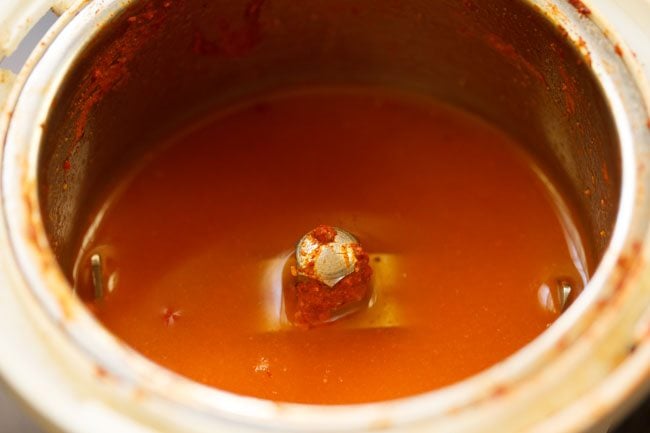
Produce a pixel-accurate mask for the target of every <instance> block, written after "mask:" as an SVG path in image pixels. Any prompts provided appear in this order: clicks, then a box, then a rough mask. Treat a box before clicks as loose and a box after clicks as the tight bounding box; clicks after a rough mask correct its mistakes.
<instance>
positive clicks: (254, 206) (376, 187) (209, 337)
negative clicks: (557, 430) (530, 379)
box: [75, 89, 584, 404]
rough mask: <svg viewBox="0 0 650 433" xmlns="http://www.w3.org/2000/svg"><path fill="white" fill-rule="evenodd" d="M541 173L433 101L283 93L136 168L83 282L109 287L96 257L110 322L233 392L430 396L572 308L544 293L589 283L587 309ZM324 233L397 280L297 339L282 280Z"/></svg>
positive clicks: (180, 367) (349, 397) (92, 234)
mask: <svg viewBox="0 0 650 433" xmlns="http://www.w3.org/2000/svg"><path fill="white" fill-rule="evenodd" d="M136 166H137V167H136ZM533 167H534V164H533V162H532V161H531V160H530V159H528V158H527V157H526V156H525V155H524V154H523V152H521V151H520V150H518V148H517V144H516V143H515V142H513V140H511V139H510V138H509V137H508V136H506V135H505V134H504V133H502V132H500V131H499V130H497V129H495V128H494V127H492V126H490V125H488V124H486V123H484V122H483V121H481V120H479V119H477V118H474V117H472V116H470V115H468V114H466V113H463V112H460V111H457V110H456V109H452V108H449V107H446V106H442V105H439V104H437V103H435V102H433V101H429V100H425V99H418V98H417V97H414V96H407V95H399V94H394V93H389V92H387V91H382V90H377V89H374V90H358V91H354V90H341V89H338V90H337V89H329V90H323V89H321V90H313V91H301V92H292V93H290V92H288V93H285V94H278V95H275V96H270V97H268V98H266V99H260V100H256V101H252V102H250V103H247V104H243V105H241V106H238V107H234V108H232V109H230V110H227V111H222V112H217V113H215V114H214V116H213V117H211V118H209V119H204V120H202V121H201V122H199V123H197V124H196V125H192V126H191V127H188V128H187V129H186V130H184V131H181V132H180V133H179V134H177V135H175V136H173V137H171V138H169V139H168V140H167V141H166V142H164V143H161V144H160V146H158V147H156V148H155V149H154V150H152V152H151V153H150V154H148V155H146V156H145V157H144V159H143V160H142V161H140V162H139V163H138V164H134V165H133V166H131V167H130V168H126V169H125V171H124V176H123V177H122V178H121V179H122V180H121V181H120V183H117V184H115V185H112V186H111V189H112V193H111V194H109V195H108V196H107V197H106V198H105V201H104V203H103V206H102V208H101V211H97V212H96V215H95V217H94V218H95V219H96V223H97V224H96V227H95V228H93V229H92V231H89V232H88V234H87V239H88V242H86V243H85V244H84V246H83V248H81V252H80V259H79V261H78V266H77V267H76V271H75V280H76V281H75V284H76V286H77V290H78V292H79V293H80V294H81V295H82V296H85V297H87V296H88V295H87V294H88V293H90V292H92V286H91V285H90V282H89V281H90V277H89V275H90V271H89V269H88V268H89V266H88V263H89V257H90V255H91V254H93V253H96V252H98V253H100V254H102V259H103V262H104V268H103V273H104V278H105V283H106V291H107V293H106V296H105V299H103V300H102V301H100V302H92V303H91V304H92V309H93V311H94V312H95V314H96V316H97V318H98V319H99V320H100V321H101V322H102V323H103V324H104V325H105V326H106V327H107V328H108V329H109V330H111V331H112V332H114V333H115V334H116V335H117V336H119V337H120V338H121V339H123V340H124V341H125V342H127V343H128V344H129V345H131V346H132V347H134V348H135V349H136V350H138V351H140V352H141V353H142V354H144V355H145V356H147V357H149V358H150V359H152V360H154V361H155V362H157V363H159V364H160V365H163V366H165V367H167V368H169V369H171V370H174V371H176V372H178V373H181V374H183V375H185V376H187V377H190V378H192V379H195V380H197V381H199V382H202V383H205V384H208V385H211V386H214V387H217V388H220V389H223V390H228V391H232V392H235V393H238V394H244V395H250V396H256V397H261V398H266V399H272V400H279V401H291V402H303V403H321V404H340V403H358V402H370V401H378V400H385V399H392V398H397V397H402V396H407V395H412V394H417V393H422V392H425V391H429V390H433V389H435V388H438V387H441V386H444V385H448V384H451V383H453V382H455V381H458V380H461V379H463V378H466V377H468V376H470V375H472V374H475V373H477V372H479V371H481V370H483V369H485V368H487V367H489V366H490V365H492V364H494V363H496V362H498V361H500V360H502V359H503V358H505V357H507V356H508V355H510V354H512V353H513V352H515V351H516V350H518V349H519V348H521V347H522V346H524V345H525V344H526V343H528V342H529V341H531V340H532V339H533V338H535V337H536V336H537V335H539V334H540V333H541V332H542V331H544V330H545V329H546V328H547V327H548V326H549V325H550V324H551V323H552V322H553V321H554V320H555V319H556V317H557V315H558V314H559V312H558V311H549V310H548V309H545V308H543V307H542V305H541V304H540V295H539V293H540V292H539V290H540V287H541V286H543V285H544V284H545V283H549V282H553V281H555V280H556V279H558V278H562V279H565V280H567V281H571V282H572V284H573V286H574V292H573V294H572V297H573V296H575V295H576V294H577V291H579V290H580V288H581V287H582V284H583V281H584V275H583V276H581V274H580V272H579V271H578V268H579V267H580V264H578V265H579V266H578V268H577V267H576V263H575V262H574V261H573V260H572V258H571V255H570V254H569V247H568V243H567V238H566V236H565V227H564V225H563V224H564V223H563V219H562V218H561V215H560V212H559V211H558V207H557V203H555V202H554V201H553V200H552V199H551V194H550V193H549V190H548V189H547V186H545V184H544V183H543V182H542V180H541V179H540V177H539V176H538V174H536V173H537V172H536V171H535V170H534V169H533ZM319 224H329V225H333V226H337V227H341V228H344V229H345V230H347V231H349V232H351V233H353V234H354V235H355V236H356V237H357V238H358V239H359V240H360V242H361V243H362V245H363V247H364V249H365V250H366V251H367V252H368V253H370V254H371V266H373V267H374V268H376V269H375V274H383V275H384V276H385V275H388V277H384V279H383V280H382V282H379V283H378V284H379V286H380V287H375V296H376V299H374V300H373V303H372V306H371V307H370V308H367V309H365V310H364V311H361V312H359V313H356V314H354V315H352V316H350V317H347V318H344V319H342V320H339V321H337V322H335V323H333V324H330V325H327V326H322V327H317V328H315V329H309V330H306V329H298V328H292V327H291V325H288V324H287V323H286V320H283V318H282V309H281V300H279V299H278V297H277V287H276V286H277V284H275V283H273V282H272V281H275V280H273V278H271V279H269V277H268V274H269V273H271V274H273V275H275V274H274V272H275V271H274V270H273V269H276V268H273V266H271V263H273V262H272V261H273V259H277V258H278V257H280V258H285V257H287V255H288V252H289V251H291V250H292V249H293V248H294V247H295V243H296V242H297V241H298V240H299V239H300V238H301V236H302V235H303V234H305V233H306V232H308V231H309V230H311V229H313V228H314V227H316V226H318V225H319ZM88 230H90V228H89V229H88ZM578 247H579V246H578ZM373 256H374V257H375V261H372V257H373ZM386 258H388V259H386ZM382 260H383V262H382ZM278 261H280V262H281V260H276V262H278ZM382 266H383V268H382ZM271 271H272V272H271ZM274 278H275V277H274ZM549 284H552V283H549ZM382 285H383V286H382ZM276 313H277V315H276V316H273V314H276Z"/></svg>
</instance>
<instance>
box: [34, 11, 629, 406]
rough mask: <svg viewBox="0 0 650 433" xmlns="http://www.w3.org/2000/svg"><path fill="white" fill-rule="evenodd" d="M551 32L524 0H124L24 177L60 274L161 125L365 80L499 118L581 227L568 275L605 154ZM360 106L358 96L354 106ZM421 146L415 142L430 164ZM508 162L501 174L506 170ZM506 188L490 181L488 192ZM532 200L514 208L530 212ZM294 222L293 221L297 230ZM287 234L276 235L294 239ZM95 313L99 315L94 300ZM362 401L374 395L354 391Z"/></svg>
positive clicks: (592, 258) (607, 180)
mask: <svg viewBox="0 0 650 433" xmlns="http://www.w3.org/2000/svg"><path fill="white" fill-rule="evenodd" d="M564 33H565V32H563V31H562V30H561V29H557V28H554V27H553V26H552V25H551V24H550V23H548V22H547V21H546V20H545V19H544V18H543V17H541V16H540V15H539V14H538V13H537V12H536V11H535V10H534V9H533V8H531V7H530V6H528V5H527V4H525V2H510V1H505V0H504V1H492V2H489V4H487V3H481V4H479V3H478V2H473V1H464V2H457V1H451V0H449V1H447V0H445V1H441V2H437V4H436V5H435V6H433V5H428V4H424V3H421V2H400V1H397V2H395V1H388V0H387V1H383V0H382V1H376V0H375V1H370V0H361V1H357V2H355V3H354V4H353V5H352V4H350V3H349V2H347V1H342V0H341V1H339V0H333V1H332V0H327V1H325V0H322V1H316V0H315V1H310V2H308V3H301V4H299V5H298V4H297V3H295V2H292V1H289V0H266V1H264V0H253V1H248V2H245V1H234V2H233V1H214V2H209V3H207V4H206V3H205V2H201V1H198V0H197V1H194V0H182V1H176V2H168V1H141V2H134V5H133V6H131V7H129V8H127V9H126V10H125V11H124V12H123V13H122V14H121V15H119V16H117V17H115V18H114V20H113V21H112V22H111V23H109V24H108V25H106V26H105V28H104V29H103V30H102V31H101V32H100V34H99V35H98V37H96V38H95V39H94V40H93V41H92V42H91V43H90V44H89V46H88V47H87V49H86V50H85V52H84V54H83V55H82V56H81V57H80V58H79V60H78V61H77V63H76V65H75V67H74V68H73V70H72V71H71V72H70V74H69V75H68V77H67V78H66V80H65V83H64V85H63V86H62V88H61V91H60V93H59V95H58V96H57V99H56V103H55V104H54V105H53V109H52V111H51V113H50V117H49V120H48V122H47V126H46V130H45V135H44V141H43V147H42V150H41V156H40V164H41V168H40V173H39V174H40V182H39V186H40V190H41V205H42V210H43V213H44V216H45V217H44V220H45V223H46V226H47V230H48V234H49V236H50V240H51V242H52V245H53V248H54V250H55V252H56V254H57V256H58V258H59V261H60V263H61V266H62V268H63V269H64V271H65V272H66V273H67V275H68V276H69V277H70V279H71V281H72V280H75V278H77V277H75V276H74V275H73V274H74V264H75V261H76V260H77V256H78V250H79V248H80V246H81V245H83V244H84V243H83V238H84V236H85V234H86V230H87V228H88V227H89V226H90V224H91V222H92V221H94V220H95V217H96V212H97V210H98V209H100V208H102V206H103V204H104V203H105V201H106V200H107V197H110V196H111V192H112V191H113V190H114V188H115V185H116V183H119V181H118V179H119V178H120V176H126V177H128V176H127V175H128V173H130V172H129V171H128V167H133V165H134V164H135V165H137V164H138V163H137V161H141V160H142V158H144V157H150V156H151V155H152V154H155V148H156V146H160V143H161V142H165V141H166V140H167V138H166V137H169V136H170V135H174V134H175V133H176V131H178V130H183V129H184V128H185V130H186V129H187V125H188V124H191V123H192V122H195V121H196V119H200V118H205V117H208V118H209V117H210V114H209V113H212V112H220V110H223V108H224V107H229V106H232V105H233V104H235V105H236V104H239V103H240V101H247V100H248V101H250V100H259V99H260V98H263V95H269V94H281V93H282V92H283V91H287V90H290V89H308V88H314V87H318V88H331V89H341V88H365V89H368V88H374V89H394V90H395V91H399V92H401V94H404V95H408V94H410V95H414V94H417V95H419V96H418V97H419V98H424V99H426V100H429V101H433V100H435V101H439V103H442V104H447V105H450V106H454V107H457V108H459V109H461V110H465V111H467V112H469V113H472V115H473V116H477V117H478V118H481V119H483V120H484V121H487V122H489V123H491V124H492V125H494V127H496V128H498V129H500V130H502V131H505V132H506V133H507V138H504V140H505V141H508V142H509V143H517V144H516V145H515V144H512V146H518V147H519V150H518V151H516V152H515V153H517V152H521V154H522V155H525V156H522V158H523V160H524V161H528V162H525V163H522V164H523V165H524V166H528V168H529V169H530V170H532V171H536V173H537V175H539V174H540V173H541V174H543V176H542V177H541V178H540V177H538V181H540V179H547V180H550V181H551V184H552V186H553V188H552V190H553V191H555V192H556V193H558V194H559V196H561V197H563V200H561V202H562V203H563V206H565V207H566V208H565V209H564V210H563V211H562V212H565V213H566V214H567V215H569V220H571V221H574V222H575V223H576V227H578V228H579V230H578V232H576V233H578V235H576V234H575V233H574V234H573V235H572V236H574V238H575V236H577V237H578V238H580V240H581V242H582V244H584V251H586V255H585V257H584V261H583V265H584V268H585V269H586V270H585V271H584V272H583V273H585V274H586V273H592V272H593V269H594V268H595V266H596V265H597V263H598V260H599V258H600V257H601V256H602V254H603V252H604V249H605V247H606V246H607V241H608V237H609V234H610V233H611V232H612V227H613V224H614V219H615V213H616V209H617V207H618V199H619V193H618V191H619V188H620V161H619V160H620V158H619V153H618V150H617V137H616V134H615V132H614V128H613V123H612V119H611V116H610V114H609V110H608V106H607V103H606V101H605V100H604V97H603V94H602V91H601V89H600V87H599V84H598V83H597V82H596V81H595V79H594V77H593V75H592V74H591V72H590V70H589V65H588V64H587V61H586V60H585V59H584V58H582V56H581V55H580V54H579V53H578V51H577V50H575V48H574V47H573V46H571V45H570V44H569V42H568V41H567V40H566V39H565V35H564ZM389 99H390V98H389ZM398 99H399V98H398ZM325 105H327V104H325ZM407 105H408V104H407ZM364 111H365V112H368V111H372V107H366V109H365V110H359V112H364ZM434 111H435V109H434ZM443 111H444V110H443ZM452 111H453V110H452ZM416 117H417V116H416ZM443 117H444V116H443ZM452 117H453V116H452ZM432 122H433V120H432ZM452 123H453V122H452ZM467 129H468V130H472V128H467ZM387 133H388V132H387V131H385V134H383V135H381V136H380V137H378V138H381V137H382V136H384V135H386V134H387ZM486 136H489V133H486ZM504 137H506V136H505V135H504ZM461 141H462V140H461ZM508 146H510V144H509V145H508ZM508 146H506V147H508ZM172 147H173V146H172ZM434 148H435V145H431V146H429V147H426V146H425V147H422V148H418V150H417V152H418V155H422V158H425V160H429V161H434V160H435V158H437V157H438V156H436V154H435V153H432V152H433V151H432V149H434ZM497 153H498V152H497ZM497 153H495V152H492V153H491V154H490V153H486V154H485V155H484V157H483V160H490V161H493V162H494V161H498V158H497ZM417 160H418V158H416V160H415V161H413V163H415V162H417ZM480 161H481V160H480V159H477V160H475V161H474V162H471V161H470V159H469V158H468V160H467V161H465V163H466V164H465V165H462V164H461V165H460V166H458V170H459V171H461V170H466V172H467V173H471V174H472V175H477V176H478V174H480V173H482V170H485V169H486V167H485V166H484V165H483V164H481V163H480ZM515 166H516V164H515ZM411 167H412V165H411ZM509 167H510V168H509V169H508V170H506V171H508V172H511V171H512V170H515V169H513V168H512V167H514V166H509ZM515 171H516V170H515ZM402 172H403V173H404V177H405V178H407V179H408V178H409V177H408V176H413V173H414V172H413V171H412V170H411V171H409V168H408V165H407V166H404V167H403V171H402ZM484 174H485V173H484ZM395 176H400V174H399V173H395ZM470 177H471V176H470ZM221 180H222V181H223V179H221ZM212 181H214V179H212ZM226 181H227V179H226ZM515 182H517V181H515ZM479 183H480V182H479ZM424 184H426V182H425V183H424ZM542 184H543V182H542ZM508 185H509V183H508V182H507V181H506V182H505V183H504V184H501V186H500V188H501V191H502V192H503V188H506V187H507V186H508ZM538 186H539V185H538ZM547 187H548V185H546V186H544V185H542V190H543V189H544V188H546V189H547V191H546V194H547V198H549V197H550V199H549V200H550V201H549V203H551V204H552V203H553V198H552V193H551V192H549V191H550V190H548V188H547ZM495 191H496V190H495ZM524 196H526V194H524ZM513 197H514V196H513ZM529 198H530V197H529ZM534 202H535V201H532V202H529V203H528V204H527V205H526V206H525V207H526V208H527V209H528V210H529V211H532V209H534V206H533V204H534ZM557 204H558V202H557V201H555V206H557ZM512 205H513V202H512V200H511V201H510V202H509V203H508V206H512ZM515 208H516V206H515ZM502 209H505V208H502ZM513 209H514V208H513ZM555 211H556V212H557V211H558V209H557V207H556V209H555ZM562 212H560V213H562ZM533 213H534V212H533ZM541 214H543V212H542V213H537V214H536V215H538V216H539V215H541ZM511 216H512V215H511ZM529 217H532V214H531V215H529ZM334 219H336V218H334ZM529 219H530V218H528V217H525V218H521V219H520V220H529ZM556 223H558V224H560V226H561V225H562V224H563V223H562V221H556ZM468 224H469V223H468ZM304 225H305V227H302V226H301V230H308V229H309V228H311V227H307V223H306V222H305V223H304ZM543 226H544V227H550V226H549V225H548V224H545V225H543ZM560 226H558V227H560ZM560 228H561V227H560ZM564 228H566V225H565V226H564ZM357 230H361V231H362V229H357ZM549 230H550V229H549ZM296 236H298V234H296ZM287 238H289V241H288V243H289V245H288V246H289V247H290V246H291V245H290V244H291V242H294V241H295V240H297V239H294V236H289V235H287ZM560 243H561V242H560ZM82 256H83V254H82ZM133 259H134V260H135V258H133ZM559 262H562V260H560V261H559ZM574 264H575V260H574ZM149 266H150V267H151V266H153V265H149ZM501 272H503V271H501ZM571 272H577V273H576V275H573V279H576V280H580V279H581V277H580V275H579V274H580V271H577V270H575V269H574V270H573V271H571ZM563 275H566V272H564V274H563ZM77 281H78V278H77ZM534 290H537V287H534ZM533 293H536V292H533ZM533 298H534V297H533ZM537 301H538V300H537V299H535V302H537ZM459 308H460V307H459ZM97 314H98V315H99V317H100V319H101V318H102V317H101V314H102V313H101V311H100V312H98V313H97ZM156 314H158V313H156ZM134 317H135V316H134ZM152 317H153V316H152ZM158 319H159V317H158V316H157V315H155V317H154V318H153V319H152V320H158ZM551 319H552V318H551ZM551 321H552V320H551ZM104 322H105V323H107V322H106V320H105V321H104ZM548 323H550V322H548V321H547V322H544V321H543V320H542V321H540V327H539V328H537V330H535V331H534V332H532V333H531V334H530V335H528V334H527V336H526V337H525V338H523V339H521V340H520V341H519V343H517V344H515V345H514V346H512V347H511V348H509V349H507V350H504V351H503V352H502V353H501V352H499V354H498V356H497V357H496V358H495V359H494V360H489V361H486V362H485V363H484V364H481V367H480V368H475V369H473V370H472V369H470V370H471V371H469V370H468V372H467V374H472V373H474V372H476V371H477V370H480V369H481V368H484V367H485V366H487V365H490V364H491V363H493V362H496V361H497V360H498V359H500V358H501V357H503V356H507V354H509V353H511V352H512V351H513V350H516V348H517V347H520V346H521V345H523V344H525V343H526V342H527V341H529V340H530V339H531V338H533V337H534V336H535V335H537V334H538V333H539V332H541V331H542V330H543V329H544V328H545V326H547V324H548ZM109 328H110V326H109ZM430 331H431V330H430V329H429V330H428V332H429V335H432V334H431V332H430ZM116 332H117V331H116ZM117 333H118V335H121V336H122V337H123V338H126V337H125V335H124V334H120V333H119V332H117ZM195 335H196V334H195ZM126 339H127V341H128V340H129V338H126ZM188 341H189V340H188ZM131 344H133V345H134V346H136V347H137V348H138V349H139V350H141V351H142V352H143V353H145V354H147V355H148V356H150V357H152V358H154V359H155V358H156V357H155V356H154V355H152V354H151V353H147V350H146V349H143V348H142V347H138V345H137V344H136V343H134V342H133V341H132V342H131ZM515 346H516V347H515ZM486 351H487V349H486ZM430 358H435V356H433V355H431V356H430ZM257 361H259V359H257ZM179 362H181V363H183V362H185V363H186V362H187V360H185V361H179ZM233 362H236V361H233ZM161 363H162V364H163V365H165V363H164V362H161ZM168 366H170V367H171V368H175V369H176V370H177V371H179V370H180V371H182V370H183V369H182V367H174V366H173V365H168ZM253 370H254V369H253ZM188 375H189V376H190V377H194V378H195V379H197V380H203V381H204V382H206V383H211V384H214V385H215V386H221V387H223V388H226V389H228V388H229V387H228V386H227V385H223V384H220V383H218V382H210V380H208V379H206V378H205V377H200V375H199V376H197V375H192V374H188ZM319 377H320V376H319ZM463 377H464V376H463ZM459 378H461V376H459V377H453V378H449V379H448V380H446V381H445V380H442V382H440V383H438V384H437V385H432V384H428V385H427V387H426V389H431V388H433V387H436V386H440V385H444V384H446V383H450V382H452V381H454V380H458V379H459ZM443 382H444V383H443ZM230 388H231V389H232V387H230ZM292 389H294V390H295V387H293V388H292ZM426 389H411V390H408V391H406V392H405V393H404V395H408V394H412V393H417V392H422V391H425V390H426ZM242 392H243V393H247V392H246V391H242ZM399 395H402V394H390V393H388V394H385V395H380V396H375V397H374V399H384V398H393V397H395V396H399ZM263 397H265V398H273V396H272V395H263ZM286 399H287V400H290V401H302V400H301V399H300V398H298V397H293V398H292V397H291V396H289V397H286ZM368 399H370V400H372V399H373V398H372V397H366V398H365V400H364V399H363V398H362V399H361V400H363V401H366V400H368ZM303 400H304V399H303ZM354 401H356V400H354V399H350V400H346V401H339V400H336V399H331V400H328V401H327V402H330V403H331V402H354Z"/></svg>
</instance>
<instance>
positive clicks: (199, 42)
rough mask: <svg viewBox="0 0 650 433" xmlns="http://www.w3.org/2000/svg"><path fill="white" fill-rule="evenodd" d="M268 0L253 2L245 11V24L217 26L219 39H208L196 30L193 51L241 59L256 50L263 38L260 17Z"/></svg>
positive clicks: (221, 24) (223, 23) (225, 23)
mask: <svg viewBox="0 0 650 433" xmlns="http://www.w3.org/2000/svg"><path fill="white" fill-rule="evenodd" d="M265 2H266V0H251V1H250V2H249V3H248V4H247V5H246V8H245V9H244V15H243V24H239V25H233V24H231V23H229V22H220V23H218V24H217V38H216V40H215V41H211V40H210V39H208V38H207V37H206V36H205V34H204V33H203V32H201V31H200V30H196V31H195V32H194V35H193V38H192V44H191V49H192V51H193V52H195V53H196V54H200V55H222V56H225V57H240V56H242V55H244V54H246V53H248V52H249V51H250V50H252V49H253V48H255V47H256V46H257V45H258V44H259V42H260V40H261V38H262V30H261V29H262V26H261V23H260V16H261V13H262V7H263V6H264V3H265Z"/></svg>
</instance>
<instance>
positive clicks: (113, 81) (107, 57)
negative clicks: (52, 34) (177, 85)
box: [70, 0, 172, 153]
mask: <svg viewBox="0 0 650 433" xmlns="http://www.w3.org/2000/svg"><path fill="white" fill-rule="evenodd" d="M171 5H172V2H171V1H169V0H167V1H155V0H150V1H148V2H147V3H146V4H145V6H144V10H143V11H142V12H140V13H139V14H136V15H133V16H131V17H129V18H128V19H127V28H126V30H125V31H124V34H123V35H122V36H121V37H119V38H118V39H116V40H114V41H112V42H111V43H110V44H109V45H108V47H106V48H105V49H104V50H102V52H101V53H100V54H99V55H98V56H97V57H96V58H95V60H94V63H93V65H92V67H91V68H90V71H89V73H88V74H87V75H86V76H85V77H83V79H82V80H81V82H82V85H81V86H80V89H81V90H80V93H79V94H78V97H77V98H76V99H77V101H79V102H78V107H76V108H77V111H78V116H77V119H76V122H75V129H74V142H75V143H77V142H78V141H79V140H80V139H81V138H82V137H83V136H84V133H85V130H86V125H87V123H88V119H89V116H90V113H91V112H92V110H93V109H94V108H95V107H96V106H97V104H99V103H100V102H101V101H102V100H103V99H104V98H105V97H106V95H108V94H109V93H110V92H111V91H113V90H115V89H117V88H119V87H120V86H121V85H123V84H124V83H125V82H126V80H127V79H128V78H129V62H131V61H132V60H133V59H134V58H135V57H136V56H137V54H138V53H139V52H140V50H141V49H142V48H143V47H144V46H145V45H146V44H147V43H148V41H151V40H154V39H155V36H154V35H153V34H155V33H158V32H159V31H160V30H161V28H162V26H163V24H164V22H165V19H166V17H167V12H168V9H169V7H170V6H171ZM72 151H73V149H70V153H72Z"/></svg>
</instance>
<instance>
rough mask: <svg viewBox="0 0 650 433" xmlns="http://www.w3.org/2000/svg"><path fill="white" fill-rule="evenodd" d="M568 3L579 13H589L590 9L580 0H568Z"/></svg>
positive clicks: (584, 14) (583, 14)
mask: <svg viewBox="0 0 650 433" xmlns="http://www.w3.org/2000/svg"><path fill="white" fill-rule="evenodd" d="M569 3H570V4H571V6H573V7H574V8H576V9H577V10H578V12H579V13H580V15H582V16H588V15H591V9H589V8H588V7H587V6H586V5H585V4H584V3H583V2H582V1H581V0H569Z"/></svg>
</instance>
